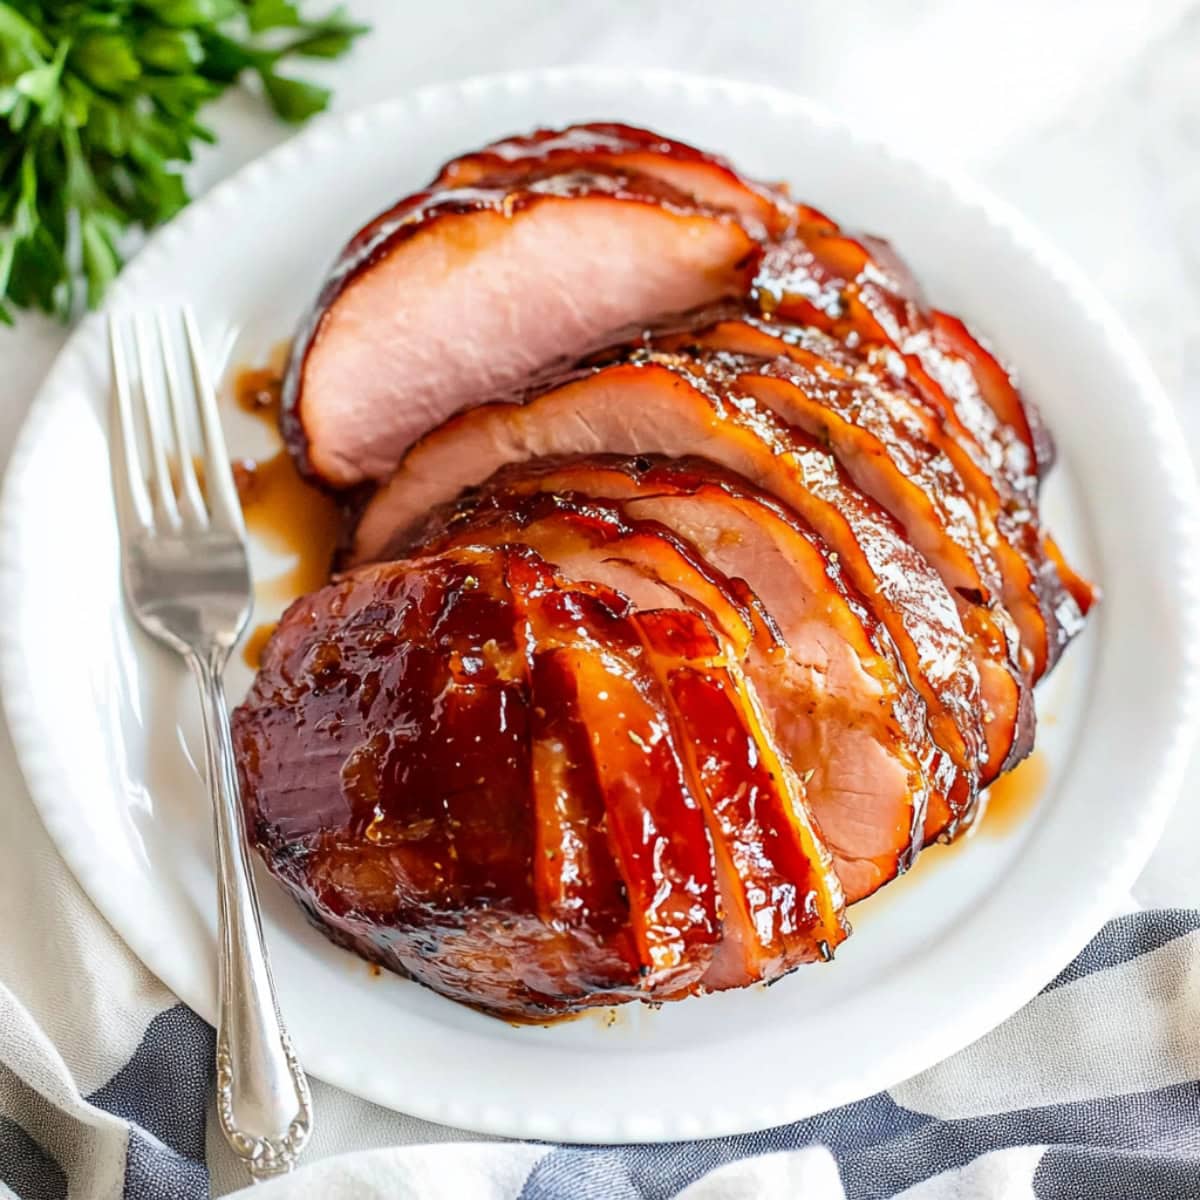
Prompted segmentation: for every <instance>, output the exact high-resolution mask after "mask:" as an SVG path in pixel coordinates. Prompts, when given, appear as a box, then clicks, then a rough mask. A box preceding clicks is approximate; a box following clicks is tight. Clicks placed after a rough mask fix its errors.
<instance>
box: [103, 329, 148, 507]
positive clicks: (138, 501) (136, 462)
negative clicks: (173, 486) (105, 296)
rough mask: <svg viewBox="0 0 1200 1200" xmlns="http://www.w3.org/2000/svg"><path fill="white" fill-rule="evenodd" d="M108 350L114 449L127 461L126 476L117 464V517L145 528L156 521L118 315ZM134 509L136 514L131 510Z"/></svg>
mask: <svg viewBox="0 0 1200 1200" xmlns="http://www.w3.org/2000/svg"><path fill="white" fill-rule="evenodd" d="M108 351H109V356H110V358H111V360H112V373H113V396H114V399H115V402H116V403H115V407H116V417H117V420H116V425H115V429H114V433H115V437H114V438H113V442H114V445H113V450H114V451H115V453H116V454H117V455H118V456H119V457H120V459H121V461H122V463H123V464H124V479H121V471H120V469H119V468H117V467H116V466H115V465H114V468H113V471H114V479H113V483H114V488H115V490H116V493H117V519H118V521H119V522H121V523H122V524H123V523H124V522H125V521H126V520H127V519H128V518H129V517H130V515H132V517H133V519H134V520H136V521H137V523H138V524H139V525H141V526H142V527H143V528H147V529H148V528H149V527H150V526H151V524H152V523H153V509H152V508H151V506H150V493H149V492H148V491H147V490H146V479H145V476H144V475H143V474H142V464H141V456H140V454H139V452H138V444H137V435H136V433H135V432H134V424H133V395H132V393H131V390H130V386H129V360H128V359H127V358H126V355H125V344H124V342H123V341H122V339H121V329H120V324H119V322H118V320H117V317H116V315H115V314H113V315H110V316H109V318H108ZM130 509H132V514H131V513H130Z"/></svg>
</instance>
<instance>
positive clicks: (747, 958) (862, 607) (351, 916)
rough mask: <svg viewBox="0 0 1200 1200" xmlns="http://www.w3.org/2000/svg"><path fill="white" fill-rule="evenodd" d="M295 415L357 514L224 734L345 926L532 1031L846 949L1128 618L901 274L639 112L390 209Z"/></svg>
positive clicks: (1012, 404)
mask: <svg viewBox="0 0 1200 1200" xmlns="http://www.w3.org/2000/svg"><path fill="white" fill-rule="evenodd" d="M282 424H283V430H284V433H285V437H286V439H287V441H288V445H289V447H290V448H291V450H292V453H293V454H294V456H295V458H296V460H297V463H298V464H299V466H300V467H301V469H302V470H303V471H305V472H306V473H307V474H308V475H309V476H310V477H312V478H314V479H316V480H317V481H318V482H320V483H321V484H322V485H323V486H325V487H326V488H329V489H331V490H334V491H335V492H341V493H342V494H343V496H344V498H345V506H346V512H347V520H348V526H347V529H348V532H347V537H346V539H345V542H344V545H343V547H342V550H341V552H340V556H339V561H338V563H337V568H338V574H337V575H336V576H334V577H333V578H332V579H331V582H330V583H329V584H328V586H326V587H325V588H323V589H321V590H320V591H318V592H316V593H314V594H312V595H310V596H305V597H301V598H300V599H299V600H297V601H296V602H295V603H294V604H293V605H292V607H291V608H290V609H289V610H288V612H287V613H286V614H285V616H284V618H283V620H282V621H281V622H280V625H279V627H278V629H277V631H276V633H275V635H274V636H273V637H272V639H271V641H270V642H269V644H268V646H267V648H266V651H265V653H264V657H263V660H262V665H261V668H260V671H259V674H258V676H257V678H256V680H255V682H254V685H253V687H252V689H251V691H250V694H249V696H248V697H247V699H246V701H245V702H244V703H243V705H242V706H241V707H240V708H239V709H238V711H237V713H236V714H235V718H234V737H235V743H236V746H237V751H238V758H239V765H240V772H241V781H242V787H243V797H244V803H245V809H246V819H247V823H248V826H249V828H250V830H251V832H252V835H253V838H254V841H255V844H256V845H257V846H258V848H259V851H260V853H261V854H262V856H263V858H264V860H265V861H266V863H267V865H268V867H269V869H270V870H271V871H272V872H273V873H274V874H275V876H276V877H277V878H278V879H279V880H280V881H281V882H282V883H283V885H284V886H285V887H286V888H288V889H289V890H290V891H291V893H292V894H293V895H294V896H295V898H296V899H297V901H298V902H299V903H300V904H301V905H302V906H303V907H304V908H305V910H306V911H307V912H308V914H309V915H310V917H311V919H312V920H313V921H314V922H315V923H316V924H317V925H318V926H319V927H320V928H321V929H322V930H323V931H324V932H325V933H326V934H327V935H328V936H330V937H332V938H333V939H334V940H336V941H338V942H340V943H341V944H343V945H346V946H348V947H350V948H351V949H354V950H355V951H357V952H358V953H360V954H363V955H365V956H367V957H369V958H371V959H373V960H375V961H378V962H380V963H382V964H383V965H385V966H387V967H390V968H392V969H393V970H396V971H398V972H401V973H403V974H405V975H408V976H410V977H411V978H413V979H416V980H419V981H420V982H422V983H424V984H427V985H428V986H430V987H432V988H434V989H436V990H438V991H439V992H441V993H443V994H444V995H446V996H449V997H451V998H453V999H455V1000H459V1001H463V1002H465V1003H468V1004H471V1005H474V1006H476V1007H478V1008H481V1009H483V1010H485V1011H487V1012H490V1013H493V1014H496V1015H499V1016H503V1017H505V1018H507V1019H511V1020H545V1019H552V1018H555V1017H558V1016H562V1015H564V1014H567V1013H570V1012H573V1011H576V1010H579V1009H581V1008H586V1007H588V1006H592V1005H600V1004H613V1003H620V1002H623V1001H627V1000H634V999H639V1000H646V1001H654V1002H657V1001H663V1000H674V999H679V998H682V997H685V996H689V995H693V994H696V993H702V992H706V991H713V990H721V989H727V988H735V987H742V986H746V985H748V984H750V983H754V982H764V981H765V982H770V981H773V980H775V979H778V978H779V977H780V976H782V975H783V974H786V973H787V972H789V971H791V970H793V969H795V968H796V967H798V966H800V965H802V964H805V963H810V962H813V961H821V960H828V959H830V958H831V957H832V956H833V955H834V952H835V950H836V949H837V947H838V946H839V945H840V943H841V942H842V941H843V940H844V939H845V937H846V936H847V934H848V933H849V923H848V921H847V917H846V907H847V905H852V904H854V903H855V902H857V901H859V900H861V899H862V898H864V897H865V896H868V895H870V894H871V893H873V892H874V891H876V890H877V889H878V888H880V887H881V886H883V885H885V884H886V883H887V882H888V881H889V880H891V879H893V878H895V877H896V876H897V875H899V874H901V873H903V872H904V871H906V870H908V869H909V868H910V867H911V866H912V865H913V863H914V861H915V860H916V858H917V856H918V854H919V853H920V852H921V850H922V848H923V847H925V846H927V845H928V844H929V843H930V842H932V841H934V840H937V839H943V840H944V839H949V838H952V837H954V836H956V835H957V834H958V833H959V832H961V830H963V829H964V828H965V827H966V826H967V825H968V824H969V822H970V821H971V820H972V818H973V816H974V815H975V814H976V812H977V811H978V805H979V802H980V798H981V796H985V795H986V789H987V787H988V786H989V785H990V784H991V783H992V782H994V781H995V780H996V779H997V778H998V777H999V776H1000V775H1001V774H1002V773H1003V772H1005V771H1007V770H1009V769H1011V768H1012V767H1013V766H1014V765H1015V764H1016V763H1017V762H1019V761H1020V760H1021V759H1022V758H1023V757H1024V756H1025V755H1026V754H1027V753H1028V752H1029V750H1030V748H1031V746H1032V744H1033V736H1034V717H1033V703H1032V693H1033V688H1034V685H1035V684H1036V683H1037V681H1038V680H1039V679H1040V678H1042V677H1043V676H1044V675H1045V673H1046V672H1047V671H1049V670H1050V669H1051V668H1052V667H1053V666H1054V665H1055V663H1056V662H1057V661H1058V659H1059V657H1060V656H1061V655H1062V653H1063V651H1064V649H1065V647H1066V646H1067V644H1068V643H1069V642H1070V640H1071V638H1072V637H1074V636H1075V635H1076V634H1077V633H1078V632H1079V630H1080V629H1081V628H1082V626H1083V623H1084V620H1085V618H1086V615H1087V612H1088V610H1089V608H1090V607H1091V605H1092V603H1093V601H1094V598H1095V594H1094V592H1093V589H1092V588H1091V587H1090V585H1089V584H1087V582H1086V581H1085V580H1083V579H1082V577H1080V576H1079V575H1077V574H1076V573H1075V572H1074V571H1073V570H1072V569H1071V568H1070V566H1069V565H1068V564H1067V562H1066V560H1065V558H1064V556H1063V554H1062V552H1061V550H1060V549H1059V548H1058V546H1057V545H1056V544H1055V542H1054V541H1053V539H1052V538H1051V537H1050V535H1049V534H1048V533H1047V532H1046V531H1045V530H1044V529H1043V527H1042V525H1041V522H1040V519H1039V514H1038V495H1039V489H1040V486H1041V482H1042V479H1043V477H1044V476H1045V474H1046V472H1047V471H1048V470H1049V469H1050V467H1051V466H1052V464H1053V461H1054V451H1053V445H1052V442H1051V439H1050V436H1049V433H1048V431H1047V430H1046V428H1045V425H1044V424H1043V422H1042V421H1041V419H1040V418H1039V416H1038V414H1037V413H1036V411H1035V410H1034V409H1033V408H1032V406H1031V405H1030V404H1029V403H1028V401H1027V400H1026V399H1025V398H1024V397H1023V396H1022V395H1021V393H1020V391H1019V390H1018V388H1017V386H1016V384H1015V382H1014V380H1013V377H1012V376H1011V375H1010V373H1009V372H1008V370H1007V369H1006V368H1005V367H1004V366H1003V365H1002V363H1001V361H1000V359H999V358H998V357H997V356H996V355H995V353H994V352H993V351H992V350H991V349H989V348H988V347H987V346H986V345H985V344H984V343H983V342H982V341H981V340H980V339H979V338H978V337H977V336H975V335H974V334H973V333H972V332H971V331H970V330H969V329H968V328H967V326H966V325H965V324H963V323H962V322H961V321H960V320H958V319H957V318H955V317H953V316H950V315H949V314H946V313H943V312H940V311H938V310H936V309H934V308H932V307H930V305H929V304H928V302H927V301H926V300H925V298H924V296H923V295H922V294H921V292H920V289H919V287H918V285H917V283H916V281H915V280H914V278H913V276H912V274H911V273H910V272H909V270H908V269H907V267H906V266H905V265H904V263H903V262H902V261H901V260H900V259H899V257H898V256H897V255H896V254H895V252H894V251H893V250H892V249H891V248H890V247H889V246H888V245H887V244H886V243H885V242H883V241H881V240H880V239H878V238H874V237H870V236H866V235H859V234H853V233H850V232H847V231H844V230H842V229H840V228H839V227H838V226H837V225H836V224H835V223H834V222H833V221H832V220H830V219H829V218H828V217H826V216H825V215H824V214H822V213H820V212H819V211H817V210H816V209H813V208H809V207H807V206H805V205H802V204H798V203H796V202H795V201H793V200H792V199H791V198H790V197H789V196H788V194H787V192H786V190H785V189H783V188H782V187H779V186H769V185H764V184H761V183H757V182H755V181H753V180H750V179H747V178H744V177H743V176H742V175H740V174H739V173H738V172H737V171H736V170H735V169H734V168H733V167H732V166H731V165H730V164H729V163H728V162H726V161H724V160H723V159H719V158H715V157H713V156H711V155H708V154H706V153H704V152H702V151H700V150H697V149H695V148H693V147H690V146H687V145H684V144H683V143H680V142H676V141H673V140H671V139H668V138H665V137H662V136H660V135H658V134H655V133H651V132H648V131H646V130H640V129H635V128H632V127H629V126H625V125H617V124H590V125H581V126H575V127H572V128H569V129H565V130H539V131H537V132H535V133H534V134H532V135H529V136H526V137H514V138H511V139H507V140H504V141H499V142H496V143H494V144H493V145H490V146H487V147H484V148H483V149H481V150H479V151H476V152H474V153H469V154H466V155H463V156H461V157H459V158H456V159H454V160H452V161H451V162H449V163H447V164H446V166H445V167H444V168H443V169H442V170H441V171H440V172H439V173H438V175H437V176H436V177H435V179H434V180H433V181H432V183H431V184H430V185H429V187H428V188H427V189H426V190H424V191H422V192H420V193H417V194H416V195H414V196H411V197H409V198H407V199H405V200H402V201H400V202H399V203H398V204H397V205H395V206H394V207H393V208H391V209H389V210H388V211H387V212H385V213H383V214H381V215H380V216H379V217H377V218H375V219H374V220H373V221H371V222H370V223H369V224H368V225H366V226H365V227H364V228H363V229H362V230H361V231H360V232H359V233H358V234H357V235H355V237H354V238H353V239H352V240H351V241H350V243H349V245H348V246H347V247H346V249H345V251H344V252H343V254H342V256H341V258H340V259H339V260H338V262H337V264H336V265H335V267H334V268H333V270H332V272H331V274H330V276H329V279H328V281H327V283H326V284H325V286H324V288H323V289H322V292H321V294H320V296H319V298H318V300H317V302H316V304H315V305H314V307H313V309H312V312H311V314H310V316H309V317H308V318H307V319H306V321H305V324H304V326H303V328H302V330H301V333H300V336H299V337H298V338H297V340H296V342H295V345H294V348H293V353H292V357H291V360H290V363H289V366H288V371H287V375H286V380H285V388H284V411H283V415H282Z"/></svg>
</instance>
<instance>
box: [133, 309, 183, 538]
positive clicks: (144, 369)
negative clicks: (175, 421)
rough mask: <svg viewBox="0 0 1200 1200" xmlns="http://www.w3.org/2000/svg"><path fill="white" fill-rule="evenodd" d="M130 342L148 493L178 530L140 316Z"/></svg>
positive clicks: (147, 343)
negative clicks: (143, 425) (145, 445)
mask: <svg viewBox="0 0 1200 1200" xmlns="http://www.w3.org/2000/svg"><path fill="white" fill-rule="evenodd" d="M133 341H134V345H135V347H136V348H137V358H138V370H139V372H140V374H141V392H142V405H143V407H144V408H145V411H146V440H147V442H148V443H149V446H150V489H151V492H152V494H153V497H154V503H155V506H156V507H157V509H158V511H159V512H160V513H161V514H162V515H163V516H165V517H166V519H167V522H168V523H169V524H170V525H171V527H172V528H175V529H178V528H179V524H180V520H179V505H178V504H176V502H175V489H174V487H173V486H172V483H171V472H170V468H169V467H168V466H167V448H166V438H165V437H164V430H163V427H162V405H161V404H160V403H159V399H160V397H159V388H158V387H156V386H155V384H154V382H153V380H154V376H155V374H156V372H155V369H154V358H153V356H152V355H151V353H150V341H149V334H148V333H147V332H146V322H145V320H144V318H143V317H142V316H140V315H139V316H137V317H135V318H134V321H133ZM161 372H162V367H161V364H160V366H159V369H158V374H159V375H161Z"/></svg>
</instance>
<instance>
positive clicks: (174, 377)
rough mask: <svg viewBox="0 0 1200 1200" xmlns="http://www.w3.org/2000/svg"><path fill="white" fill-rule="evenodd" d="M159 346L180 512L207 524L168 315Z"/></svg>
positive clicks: (161, 327) (163, 319) (160, 328)
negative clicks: (176, 459)
mask: <svg viewBox="0 0 1200 1200" xmlns="http://www.w3.org/2000/svg"><path fill="white" fill-rule="evenodd" d="M158 346H159V351H160V355H159V357H160V358H161V359H162V365H163V374H164V376H165V377H166V380H167V402H168V404H169V406H170V409H171V425H172V427H173V428H174V431H175V449H176V452H177V453H178V455H179V486H180V491H181V492H182V495H181V496H180V507H181V509H182V511H183V515H184V516H185V517H186V518H187V519H188V520H189V521H191V522H193V523H195V524H196V525H199V526H200V528H202V529H203V528H204V527H205V526H207V525H208V509H207V508H206V507H205V504H204V495H203V493H202V492H201V491H200V481H199V480H198V479H197V478H196V464H195V462H194V460H193V458H192V439H191V435H190V433H189V432H188V422H187V414H186V411H185V409H184V407H183V393H182V391H181V390H180V387H179V376H178V374H177V373H176V371H175V354H174V352H173V350H172V346H171V334H170V331H169V330H168V329H167V319H166V317H165V316H164V315H163V313H162V312H161V311H160V312H159V314H158Z"/></svg>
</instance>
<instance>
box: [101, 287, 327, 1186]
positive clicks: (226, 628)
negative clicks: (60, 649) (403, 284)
mask: <svg viewBox="0 0 1200 1200" xmlns="http://www.w3.org/2000/svg"><path fill="white" fill-rule="evenodd" d="M181 323H182V329H183V335H184V342H185V344H186V346H187V354H188V358H189V360H190V368H191V371H190V373H191V379H192V386H191V388H190V389H189V390H190V392H191V397H190V401H185V399H184V390H183V388H182V387H181V385H180V380H179V375H178V373H177V370H176V362H175V356H174V352H173V350H172V345H173V342H172V338H171V332H170V329H169V327H168V324H167V321H166V318H165V317H164V315H163V314H162V313H161V312H160V313H159V314H158V319H157V321H156V322H155V324H154V326H153V327H151V325H150V323H149V321H148V320H147V319H146V318H144V317H142V318H137V319H135V320H134V321H133V334H134V336H133V343H134V346H135V353H136V363H137V372H136V375H137V380H138V382H137V385H136V387H135V386H134V384H133V375H132V373H131V371H130V369H129V357H128V354H127V349H126V343H127V338H126V336H125V335H124V334H123V333H122V329H121V326H120V323H119V322H118V320H117V319H116V318H115V317H114V318H111V319H110V321H109V326H108V334H109V348H110V351H111V354H112V371H113V383H114V388H113V391H114V396H115V414H114V421H113V425H112V429H113V433H112V443H113V444H112V455H113V488H114V494H115V497H116V508H117V518H118V525H119V527H120V532H121V575H122V580H123V583H124V589H125V600H126V603H127V604H128V605H129V608H130V610H131V611H132V612H133V615H134V616H135V617H136V618H137V621H138V624H139V625H141V627H142V628H143V629H144V630H146V632H147V633H149V634H150V635H151V636H152V637H154V638H156V639H157V640H158V641H160V642H163V643H164V644H165V645H167V646H170V647H171V649H172V650H174V651H176V652H177V653H178V654H181V655H182V656H183V658H184V659H185V660H186V662H187V664H188V666H189V667H191V669H192V673H193V674H194V675H195V677H196V682H197V684H198V685H199V687H200V697H201V703H202V706H203V710H204V750H205V759H206V767H207V775H208V787H209V791H210V792H211V794H212V800H213V812H214V826H215V842H216V866H217V914H218V923H219V937H218V989H219V990H218V1008H217V1114H218V1117H219V1119H220V1122H221V1128H222V1130H223V1131H224V1133H225V1137H226V1139H227V1140H228V1142H229V1144H230V1146H231V1147H232V1148H233V1152H234V1153H235V1154H236V1155H237V1156H238V1158H240V1159H241V1160H242V1162H243V1163H244V1164H245V1165H246V1167H247V1168H248V1169H249V1171H250V1174H251V1175H252V1176H253V1177H254V1178H255V1179H264V1178H267V1177H269V1176H272V1175H280V1174H284V1173H286V1172H288V1171H290V1170H291V1169H292V1167H293V1166H294V1165H295V1162H296V1159H297V1157H298V1155H299V1154H300V1152H301V1150H302V1149H303V1148H304V1144H305V1143H306V1142H307V1141H308V1137H309V1134H310V1132H311V1130H312V1100H311V1097H310V1095H309V1090H308V1081H307V1080H306V1079H305V1076H304V1071H303V1070H302V1069H301V1067H300V1063H299V1062H298V1061H297V1058H296V1055H295V1052H294V1051H293V1049H292V1044H291V1040H290V1039H289V1038H288V1034H287V1030H286V1029H285V1028H284V1025H283V1021H282V1019H281V1017H280V1014H279V1005H278V1002H277V1001H276V998H275V985H274V982H273V981H272V978H271V967H270V962H269V960H268V957H267V948H266V946H265V944H264V942H263V934H262V922H261V919H260V917H259V909H258V895H257V893H256V891H255V887H254V877H253V875H252V874H251V871H250V859H249V854H248V851H247V846H246V834H245V829H244V826H243V824H242V814H241V804H240V800H239V793H238V781H237V773H236V770H235V767H234V757H233V742H232V739H231V737H230V732H229V712H228V710H227V708H226V704H225V689H224V685H223V683H222V673H223V671H224V669H225V665H226V663H227V662H228V660H229V654H230V652H231V651H232V649H233V647H234V645H235V644H236V642H237V640H238V638H239V637H240V636H241V634H242V632H243V630H244V629H245V628H246V622H247V621H248V620H249V617H250V611H251V608H252V607H253V591H252V587H251V580H250V566H249V561H248V558H247V554H246V545H245V528H244V526H243V524H242V511H241V506H240V504H239V503H238V497H237V491H236V489H235V487H234V483H233V474H232V472H231V470H230V467H229V456H228V454H227V452H226V449H225V440H224V437H223V436H222V433H221V421H220V417H219V415H218V413H217V405H216V396H215V393H214V391H213V386H212V382H211V380H210V378H209V374H208V369H207V366H206V364H205V359H204V352H203V346H202V343H201V340H200V336H199V334H198V332H197V329H196V322H195V319H194V318H193V316H192V314H191V312H190V311H188V310H186V309H185V310H184V311H183V313H182V317H181ZM164 385H165V387H164ZM164 390H165V396H166V408H167V409H168V410H169V412H170V427H171V433H170V435H169V436H168V433H167V429H166V423H165V421H164V417H163V409H164V405H163V395H164ZM189 404H190V406H191V407H192V408H193V409H194V410H195V413H196V417H197V418H198V419H197V420H196V422H195V424H196V425H197V426H198V428H199V432H200V435H201V436H200V441H201V443H202V447H201V448H202V450H203V458H202V461H203V463H204V486H203V487H202V486H201V483H200V480H199V478H198V477H197V474H196V470H195V468H194V466H193V461H192V450H191V446H192V436H191V432H190V428H189V426H190V425H191V424H192V422H190V421H189V413H188V408H187V407H186V406H187V405H189ZM139 412H140V414H141V422H142V423H143V426H144V429H143V431H144V435H145V436H144V439H143V440H144V442H145V445H146V448H147V450H148V455H147V457H148V459H149V462H148V464H147V465H146V466H145V467H143V465H142V461H141V460H142V453H141V451H140V450H139V448H138V446H139V443H138V437H137V432H136V429H137V425H138V423H139V418H138V416H137V415H136V414H137V413H139ZM172 448H173V450H174V454H173V455H172V453H171V449H172ZM172 462H174V463H176V464H177V465H176V467H175V472H174V475H173V474H172V471H171V466H170V464H171V463H172Z"/></svg>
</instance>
